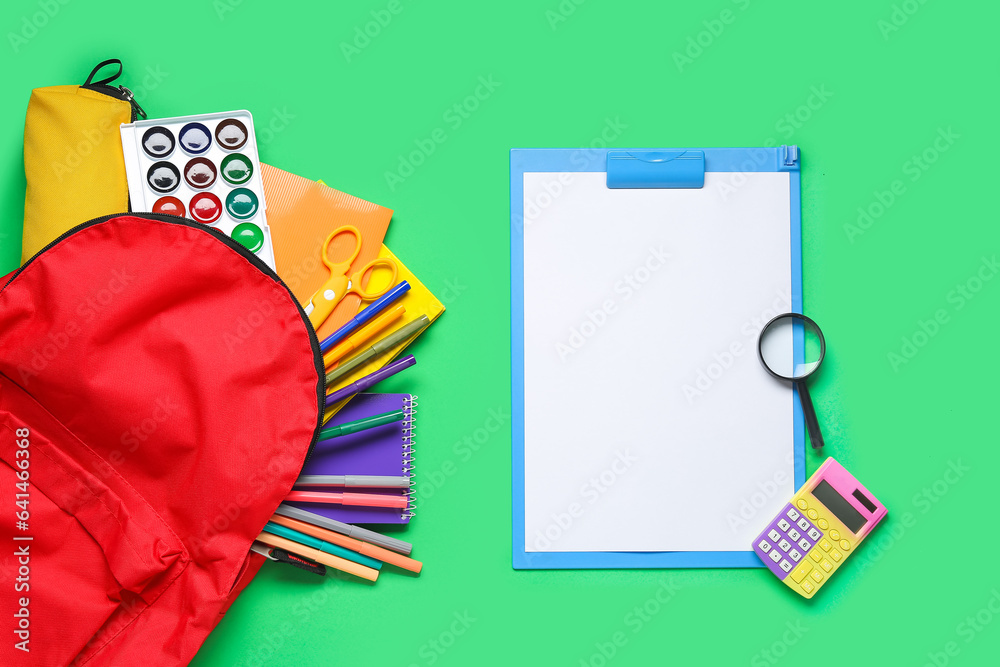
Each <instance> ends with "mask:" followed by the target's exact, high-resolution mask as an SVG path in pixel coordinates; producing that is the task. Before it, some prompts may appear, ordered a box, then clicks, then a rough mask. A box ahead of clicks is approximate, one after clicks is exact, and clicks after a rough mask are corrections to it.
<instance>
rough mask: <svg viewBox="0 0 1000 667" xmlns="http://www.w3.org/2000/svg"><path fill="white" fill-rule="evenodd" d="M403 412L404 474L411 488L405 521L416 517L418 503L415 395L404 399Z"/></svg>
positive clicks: (404, 514)
mask: <svg viewBox="0 0 1000 667" xmlns="http://www.w3.org/2000/svg"><path fill="white" fill-rule="evenodd" d="M403 410H404V411H405V412H406V417H405V418H404V419H403V474H404V475H407V476H409V477H410V488H409V489H407V490H406V496H407V498H408V501H409V503H408V504H407V506H406V509H405V510H403V513H402V516H401V517H400V518H401V519H403V520H404V521H406V520H408V519H411V518H413V517H414V516H416V512H415V511H414V510H415V509H416V507H417V506H416V503H415V502H414V490H413V487H414V486H415V485H416V482H414V481H413V467H414V466H413V449H414V446H415V445H416V437H415V435H414V432H415V428H416V427H415V426H414V424H413V422H414V419H413V415H415V414H416V413H417V397H416V396H414V395H413V394H410V395H409V396H406V397H404V398H403Z"/></svg>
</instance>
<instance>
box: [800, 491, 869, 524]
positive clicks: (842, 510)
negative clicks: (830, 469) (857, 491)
mask: <svg viewBox="0 0 1000 667" xmlns="http://www.w3.org/2000/svg"><path fill="white" fill-rule="evenodd" d="M812 494H813V495H814V496H816V499H817V500H818V501H820V502H821V503H823V504H824V505H825V506H826V508H827V509H828V510H830V511H831V512H833V514H834V516H836V517H837V518H838V519H840V521H841V523H843V524H844V525H845V526H847V529H848V530H850V531H851V532H852V533H856V532H858V529H860V528H861V526H863V525H865V523H866V522H867V521H868V520H867V519H865V517H864V516H862V514H861V512H859V511H858V510H856V509H854V506H853V505H851V503H849V502H847V500H845V499H844V497H843V496H842V495H840V494H839V493H837V492H836V490H834V488H833V487H832V486H830V483H829V482H827V481H826V480H825V479H824V480H822V481H820V483H819V484H817V485H816V488H815V489H813V490H812Z"/></svg>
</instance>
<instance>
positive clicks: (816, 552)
mask: <svg viewBox="0 0 1000 667" xmlns="http://www.w3.org/2000/svg"><path fill="white" fill-rule="evenodd" d="M809 557H810V558H812V559H813V560H814V561H816V562H817V563H818V562H819V561H820V559H821V558H823V556H822V555H821V554H820V553H819V549H813V550H812V551H810V552H809Z"/></svg>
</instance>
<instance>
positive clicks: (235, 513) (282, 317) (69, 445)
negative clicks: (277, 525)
mask: <svg viewBox="0 0 1000 667" xmlns="http://www.w3.org/2000/svg"><path fill="white" fill-rule="evenodd" d="M0 285H2V287H0V458H2V462H0V543H2V544H0V590H2V593H0V605H2V609H0V612H2V613H0V617H2V618H4V619H6V620H4V622H3V624H4V632H3V634H4V637H5V639H4V641H3V642H0V664H3V665H22V664H23V665H112V664H114V665H125V664H142V665H146V666H153V665H182V664H187V663H188V662H189V661H190V660H191V659H192V657H193V656H194V654H195V653H196V652H197V650H198V648H199V647H200V646H201V644H202V642H203V641H204V640H205V637H206V636H207V635H208V633H209V632H210V631H211V630H212V628H214V627H215V625H216V624H217V623H218V622H219V620H220V619H221V618H222V615H223V614H224V613H225V612H226V609H227V608H228V607H229V605H230V604H231V603H232V601H233V600H234V599H235V597H236V596H237V595H238V594H239V592H240V591H241V590H242V589H243V587H245V586H246V585H247V584H248V583H249V581H250V579H251V578H252V577H253V575H254V574H255V573H256V572H257V570H258V569H259V568H260V566H261V563H262V562H263V557H261V556H259V555H257V554H253V553H251V552H250V546H251V544H252V542H253V540H254V537H255V536H256V535H257V534H259V532H260V530H261V529H262V528H263V527H264V524H265V523H266V522H267V520H268V518H269V517H270V516H271V514H272V513H273V511H274V509H275V508H276V507H277V506H278V504H279V503H280V502H281V500H282V498H283V497H284V496H285V495H287V493H288V492H289V490H290V489H291V487H292V484H293V482H294V480H295V478H296V477H297V475H298V473H299V471H300V469H301V468H302V464H303V462H304V460H305V459H306V458H307V456H308V454H309V452H310V451H311V450H312V447H313V445H314V444H315V441H316V437H317V433H318V431H319V426H320V419H321V417H322V414H323V402H324V401H323V399H324V393H325V386H324V373H323V363H322V356H321V355H320V352H319V345H318V343H317V340H316V334H315V333H314V332H313V330H312V328H311V327H310V325H309V323H308V320H307V318H306V317H305V314H304V313H303V312H302V309H301V308H300V307H299V305H298V303H297V302H296V300H295V298H294V297H293V296H292V294H291V292H290V291H289V290H288V288H287V287H286V286H285V285H284V283H282V282H281V280H280V279H279V278H278V276H277V275H275V274H274V272H272V271H271V270H270V269H269V268H268V267H267V266H265V265H264V264H263V263H262V262H260V261H259V260H258V259H257V258H256V257H255V256H253V255H252V254H251V253H250V252H249V251H247V250H246V249H244V248H243V247H242V246H240V245H238V244H237V243H235V242H234V241H233V240H232V239H230V238H228V237H226V236H224V235H222V234H219V233H217V232H215V231H214V230H212V229H209V228H207V227H205V226H203V225H199V224H197V223H193V222H191V221H188V220H184V219H182V218H176V217H172V216H157V215H153V214H145V213H143V214H120V215H113V216H106V217H104V218H98V219H96V220H92V221H90V222H87V223H85V224H83V225H80V226H79V227H76V228H74V229H72V230H70V231H69V232H67V233H66V234H64V235H63V236H61V237H59V238H58V239H56V240H55V241H53V242H52V243H51V244H49V245H48V246H47V247H46V248H44V249H43V250H42V251H41V252H39V253H38V254H37V255H36V256H35V257H33V258H32V259H31V260H29V261H28V262H27V263H26V264H25V265H24V266H23V267H21V269H19V270H18V271H16V272H15V273H13V274H11V275H10V276H8V277H6V278H3V279H0ZM12 624H13V630H14V633H13V634H12V633H11V626H12Z"/></svg>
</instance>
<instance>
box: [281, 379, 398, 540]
mask: <svg viewBox="0 0 1000 667" xmlns="http://www.w3.org/2000/svg"><path fill="white" fill-rule="evenodd" d="M416 406H417V402H416V397H415V396H413V395H411V394H358V395H357V396H355V397H354V398H353V399H352V400H351V402H350V403H348V404H347V406H346V407H344V408H343V409H342V410H341V411H340V412H338V413H337V414H336V415H334V417H333V419H331V420H330V421H329V423H327V425H326V427H327V428H328V427H330V426H337V425H338V424H346V423H347V422H353V421H357V420H358V419H363V418H365V417H372V416H374V415H380V414H384V413H386V412H394V411H396V410H403V412H404V413H406V417H405V418H404V419H403V421H401V422H395V423H393V424H386V425H384V426H378V427H376V428H371V429H368V430H367V431H360V432H359V433H352V434H351V435H345V436H342V437H339V438H336V439H334V440H333V441H331V442H328V443H326V444H317V445H316V448H315V449H314V450H313V453H312V456H311V457H310V458H309V461H308V462H307V463H306V464H305V466H303V468H302V474H303V475H396V476H398V475H406V476H409V477H412V470H413V414H414V412H415V408H416ZM350 490H351V491H357V492H363V493H380V494H385V495H405V496H408V497H409V498H410V504H409V506H408V507H407V508H406V509H405V510H399V509H394V508H391V507H354V506H343V505H327V504H323V503H299V502H295V503H289V504H290V505H294V506H296V507H301V508H302V509H304V510H307V511H309V512H313V513H315V514H319V515H321V516H325V517H327V518H330V519H336V520H337V521H343V522H344V523H409V521H410V517H412V516H413V500H412V499H413V492H412V489H350Z"/></svg>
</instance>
